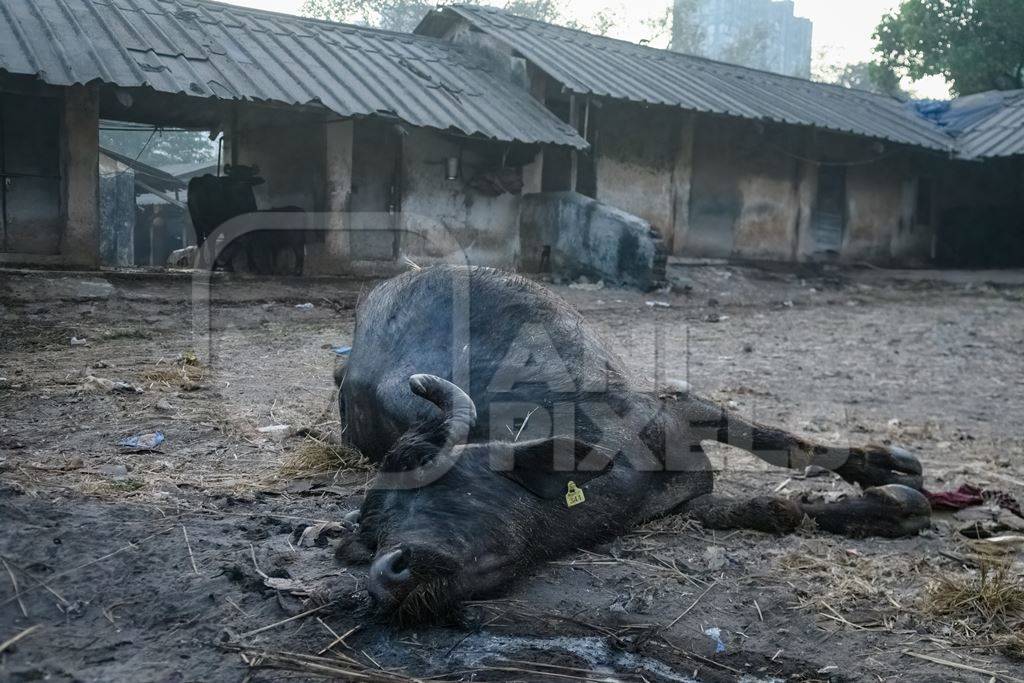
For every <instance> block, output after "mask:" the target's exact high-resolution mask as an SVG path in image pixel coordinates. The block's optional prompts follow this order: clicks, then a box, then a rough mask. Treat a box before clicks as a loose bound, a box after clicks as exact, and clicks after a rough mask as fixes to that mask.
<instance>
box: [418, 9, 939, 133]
mask: <svg viewBox="0 0 1024 683" xmlns="http://www.w3.org/2000/svg"><path fill="white" fill-rule="evenodd" d="M446 17H447V18H454V17H462V18H463V19H465V20H466V21H468V22H470V23H471V24H472V25H473V26H475V27H476V28H478V29H480V30H482V31H484V32H486V33H488V34H489V35H491V36H493V37H495V38H497V39H498V40H500V41H502V42H504V43H505V44H506V45H508V46H510V47H511V48H512V49H514V50H516V51H517V52H519V53H520V54H522V55H523V56H524V57H526V58H527V59H528V60H530V61H531V62H533V63H534V64H536V65H537V66H538V67H539V68H540V69H541V70H543V71H544V72H545V73H547V74H548V75H549V76H551V77H552V78H554V79H555V80H556V81H558V82H560V83H562V84H563V85H564V86H565V87H566V88H568V89H569V90H571V91H573V92H575V93H579V94H592V95H599V96H605V97H611V98H616V99H623V100H631V101H634V102H644V103H649V104H662V105H669V106H676V107H681V108H684V109H689V110H693V111H701V112H709V113H716V114H727V115H731V116H738V117H742V118H748V119H758V120H769V121H777V122H780V123H790V124H797V125H806V126H814V127H816V128H823V129H827V130H835V131H842V132H844V133H853V134H856V135H864V136H868V137H872V138H880V139H884V140H890V141H892V142H898V143H903V144H908V145H917V146H920V147H927V148H931V149H941V150H950V149H952V147H953V141H952V139H951V138H950V137H948V136H947V135H945V134H944V133H943V132H942V131H941V130H939V129H938V128H937V127H936V126H935V125H934V124H932V123H930V122H928V121H925V120H923V119H921V118H920V117H918V116H916V115H915V114H913V113H911V112H908V111H907V110H906V109H905V108H904V106H903V105H902V103H901V102H899V101H898V100H897V99H895V98H892V97H886V96H884V95H876V94H874V93H869V92H865V91H861V90H851V89H849V88H843V87H841V86H835V85H828V84H823V83H815V82H812V81H807V80H804V79H801V78H792V77H788V76H782V75H779V74H773V73H768V72H765V71H758V70H755V69H748V68H745V67H741V66H735V65H732V64H725V63H723V62H716V61H712V60H709V59H703V58H700V57H693V56H691V55H685V54H682V53H678V52H671V51H668V50H658V49H655V48H651V47H646V46H642V45H636V44H634V43H629V42H626V41H622V40H615V39H613V38H607V37H604V36H596V35H592V34H589V33H585V32H583V31H577V30H574V29H568V28H564V27H561V26H554V25H552V24H547V23H544V22H539V21H534V20H531V19H525V18H522V17H518V16H515V15H513V14H511V13H509V12H505V11H502V10H498V9H494V8H490V7H477V6H470V5H455V6H448V7H445V8H442V9H440V10H436V11H434V12H432V13H431V15H428V17H427V18H426V19H424V21H423V23H421V24H420V27H419V28H418V29H417V31H418V32H421V33H427V34H430V33H435V32H437V31H438V30H439V29H443V26H444V24H445V18H446Z"/></svg>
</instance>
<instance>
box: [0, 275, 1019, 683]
mask: <svg viewBox="0 0 1024 683" xmlns="http://www.w3.org/2000/svg"><path fill="white" fill-rule="evenodd" d="M671 272H672V281H673V288H672V291H671V292H665V293H649V294H641V293H638V292H633V291H627V290H618V289H611V288H608V289H605V288H597V287H596V286H584V287H580V286H579V285H578V284H576V285H572V286H569V285H557V286H554V288H555V289H556V290H557V291H558V292H559V293H560V294H561V295H563V296H565V297H566V298H567V299H568V300H569V301H570V302H571V303H572V304H573V305H575V306H576V307H578V308H579V309H580V310H581V311H582V312H583V313H584V314H585V316H586V317H587V318H588V319H589V320H590V321H591V322H592V324H593V325H595V326H596V327H597V328H598V329H599V330H600V331H601V332H602V333H603V334H604V335H605V336H606V337H607V339H608V340H609V341H610V342H611V343H612V344H614V345H615V346H616V347H617V350H618V352H619V353H620V354H621V355H622V356H623V357H624V358H625V359H626V361H627V363H628V364H629V365H630V366H631V367H632V368H633V369H635V371H636V373H637V376H638V377H645V378H649V379H650V380H651V381H652V382H653V381H654V378H655V377H659V378H685V379H687V380H688V381H689V382H690V383H691V385H692V386H693V388H694V390H695V391H698V392H700V393H703V394H706V395H710V396H712V397H714V398H716V399H717V400H720V401H722V402H725V403H729V404H730V405H731V406H732V407H733V408H735V409H736V410H739V411H741V412H742V413H744V414H746V415H752V416H755V417H756V418H757V419H759V420H761V421H767V422H775V423H778V424H780V425H784V426H786V427H788V428H791V429H794V430H797V431H799V432H801V433H803V434H806V435H808V436H810V437H813V438H816V439H822V440H829V441H837V442H850V443H864V442H869V441H873V442H885V443H898V444H900V445H901V446H903V447H905V448H908V449H910V450H912V451H913V452H914V453H915V454H917V455H918V456H919V457H920V458H921V460H922V462H923V463H924V465H925V468H926V485H927V486H928V487H929V488H930V489H933V490H939V489H946V488H951V487H956V486H959V485H960V484H962V483H972V484H976V485H978V486H981V487H982V488H986V489H996V490H1001V491H1006V492H1008V493H1010V494H1011V495H1014V496H1017V497H1018V498H1019V499H1022V500H1024V436H1022V435H1021V433H1020V431H1019V425H1020V416H1021V415H1024V355H1022V353H1021V349H1022V346H1024V315H1022V314H1024V305H1022V303H1024V273H940V272H931V273H927V272H917V273H911V272H891V271H878V270H845V271H838V270H827V271H815V272H805V273H793V272H773V271H766V270H757V269H753V268H746V267H739V266H680V265H676V266H673V267H672V268H671ZM199 284H201V283H199ZM371 286H372V282H368V281H356V280H306V281H302V280H275V281H266V280H254V279H244V278H228V277H217V278H215V279H214V281H213V283H212V286H211V290H210V291H211V294H210V297H209V305H208V306H207V305H195V304H193V303H192V302H193V301H196V300H197V294H199V295H201V294H202V291H203V288H202V287H197V286H196V283H194V282H193V280H192V278H191V277H190V276H189V275H187V274H181V273H179V274H166V273H162V274H161V273H116V274H115V273H104V274H95V273H93V274H75V273H60V272H45V273H44V272H24V271H2V272H0V524H2V530H0V560H2V566H0V680H8V679H10V680H16V681H23V680H26V681H27V680H57V681H60V680H76V681H79V680H80V681H162V682H171V681H175V682H177V681H199V680H202V681H222V680H223V681H235V680H237V681H271V680H281V679H282V678H290V679H293V680H307V679H311V678H317V677H320V676H325V677H334V678H338V679H344V680H386V681H398V680H406V679H407V678H408V677H421V678H426V677H432V678H433V679H435V680H473V681H485V680H590V681H597V680H601V681H604V680H626V681H733V680H746V681H772V680H796V681H861V680H878V681H889V680H893V681H897V680H898V681H934V680H944V681H989V680H1003V681H1021V680H1024V659H1020V657H1021V656H1024V638H1021V637H1020V636H1019V633H1020V630H1019V629H1020V628H1021V624H1022V623H1024V622H1022V618H1024V614H1022V612H1024V604H1020V603H1017V604H1014V603H1013V602H1012V598H1014V597H1015V596H1016V598H1019V599H1020V600H1022V601H1024V597H1021V596H1024V590H1022V589H1020V586H1019V584H1018V585H1017V586H1016V590H1017V591H1018V592H1017V593H1014V592H1013V591H1014V590H1015V586H1014V581H1018V582H1019V581H1021V580H1022V575H1024V570H1022V565H1021V562H1020V560H1021V559H1022V553H1021V552H1020V551H1021V550H1024V548H1022V547H1021V545H1015V544H1013V543H1012V541H1011V542H1007V543H1005V544H995V543H991V542H984V541H982V542H977V541H971V540H969V539H967V538H965V537H964V536H963V535H962V534H960V533H959V530H960V529H961V528H963V527H965V526H967V525H968V524H969V523H970V522H971V521H977V520H978V519H980V518H981V517H982V516H985V515H988V516H989V518H993V517H994V516H995V515H997V512H995V511H994V510H993V509H989V508H984V509H981V510H975V511H974V512H973V513H958V515H957V516H953V515H952V514H951V513H944V514H938V515H936V520H935V523H934V525H933V527H932V529H931V530H929V531H928V532H926V533H924V534H923V535H922V536H920V537H918V538H913V539H906V540H877V539H869V540H850V539H846V538H841V537H836V536H830V535H827V534H823V533H814V532H813V530H810V529H808V530H807V531H806V532H804V533H800V534H796V535H792V536H787V537H774V536H769V535H764V534H758V533H753V532H734V533H721V532H719V533H714V532H711V531H705V530H703V529H702V528H700V527H699V526H697V525H695V524H692V523H689V522H687V521H686V520H684V519H681V518H678V517H673V518H668V519H664V520H660V521H658V522H655V523H652V524H649V525H647V526H646V527H644V528H641V529H638V530H636V531H635V532H634V533H632V534H630V535H628V536H626V537H623V538H621V539H618V540H616V541H615V542H613V543H610V544H607V545H604V546H602V547H599V548H593V549H588V550H578V549H567V551H568V552H567V554H566V557H565V558H564V559H563V560H560V561H558V562H552V563H550V564H547V565H544V566H541V567H538V568H537V569H536V570H535V571H534V572H533V573H532V574H531V575H529V576H527V577H525V578H524V579H523V580H522V581H520V582H518V583H517V584H515V585H513V586H510V587H509V589H508V591H507V593H506V594H504V595H503V596H501V597H499V598H496V599H492V600H486V601H479V602H475V603H472V604H470V605H467V606H466V608H465V610H464V613H463V615H462V616H461V619H460V621H459V622H458V623H453V624H449V625H446V626H434V627H423V628H415V629H412V628H404V629H398V628H394V627H391V626H388V625H384V624H379V623H376V622H375V621H373V620H372V619H370V618H369V617H368V616H367V614H366V612H365V601H366V598H365V594H364V592H363V591H361V590H360V588H361V585H362V580H363V575H362V573H361V571H360V570H359V569H357V568H344V567H341V566H339V565H337V564H336V563H335V561H334V560H333V557H332V545H333V542H332V541H331V539H330V536H331V535H332V533H333V531H332V528H331V527H330V526H328V527H326V528H325V529H323V530H322V531H323V533H319V532H320V531H321V530H320V529H317V528H316V527H315V526H313V528H312V529H309V531H307V532H306V533H305V535H303V531H304V530H307V528H309V527H310V526H311V525H317V524H318V523H320V522H325V521H326V522H331V521H333V522H337V521H338V520H340V519H341V518H342V516H343V515H344V513H346V512H348V511H350V510H353V509H355V508H356V507H357V506H358V503H359V500H360V495H361V492H362V491H363V489H364V487H365V485H366V484H367V482H368V481H369V479H370V478H371V476H372V472H371V471H369V470H368V469H367V468H366V467H365V466H364V465H362V464H361V463H359V462H358V461H357V460H355V459H351V458H350V459H348V460H346V461H345V462H344V463H341V464H338V465H337V466H335V467H334V468H332V469H331V471H327V472H321V473H313V472H310V471H308V470H309V466H310V464H311V462H312V461H313V460H314V459H315V458H314V456H316V454H318V453H320V452H322V451H324V448H323V447H322V446H321V445H319V442H318V441H317V439H320V438H323V437H324V436H325V435H328V434H330V433H331V432H332V431H336V430H337V429H338V421H337V417H336V406H335V404H334V403H333V400H334V399H333V383H332V379H331V375H332V369H333V367H334V364H335V362H336V354H335V352H334V350H333V348H334V347H339V346H345V345H347V344H348V343H349V342H350V340H351V333H352V325H353V310H354V306H355V304H356V302H357V300H358V296H359V294H360V292H361V291H364V290H366V289H367V288H369V287H371ZM198 300H200V301H202V300H203V297H202V296H198ZM307 303H309V304H312V307H309V306H302V305H303V304H307ZM664 304H667V305H664ZM194 329H195V330H200V332H201V333H199V334H194V333H193V330H194ZM207 329H209V333H208V334H207V333H205V330H207ZM72 339H75V340H77V341H76V343H75V344H72ZM83 340H84V341H83ZM111 382H123V383H125V384H124V385H116V384H111ZM268 428H270V429H268ZM157 430H159V431H161V432H162V433H163V434H164V435H165V437H166V440H165V441H164V442H163V443H162V444H160V445H158V446H157V447H156V448H154V449H151V450H148V451H146V450H143V451H141V452H140V450H139V449H136V450H134V451H132V450H129V449H126V448H123V447H120V446H118V442H119V441H120V440H122V439H124V438H126V437H130V436H132V435H137V434H146V433H152V432H155V431H157ZM307 434H312V435H313V436H309V435H307ZM714 458H715V461H716V464H717V465H718V467H719V468H720V469H721V472H720V474H719V478H718V482H719V483H718V488H719V490H720V491H724V492H727V493H733V494H764V493H770V492H773V491H774V492H777V493H779V494H781V495H799V494H804V493H807V492H816V495H824V496H832V497H835V496H838V495H840V494H841V493H844V492H845V493H853V492H854V490H853V489H852V488H851V487H849V486H847V485H846V484H844V483H843V482H841V481H840V480H838V479H837V478H835V477H833V476H831V475H826V476H817V477H808V478H803V473H799V472H796V473H795V472H787V471H782V470H775V469H772V468H770V467H767V466H765V465H761V464H760V463H758V462H757V461H755V460H754V459H753V458H751V457H749V456H746V455H743V454H741V453H740V452H738V451H735V450H730V449H726V448H717V449H715V451H714ZM972 515H973V516H972ZM1000 519H1001V520H1002V521H1003V522H1006V521H1007V515H1006V514H1005V513H1004V514H1003V515H1002V516H1001V517H1000ZM1011 530H1012V527H1011ZM1016 533H1017V534H1018V535H1019V534H1022V533H1024V531H1017V532H1016ZM1011 537H1012V534H1011ZM1000 564H1001V565H1002V566H1004V567H1008V568H1009V569H1006V570H1004V571H1003V573H1001V574H999V575H998V576H997V577H996V578H993V575H994V574H995V572H996V570H995V569H994V567H996V566H997V565H1000ZM979 567H981V568H984V570H985V572H984V573H985V577H986V579H985V581H986V582H987V583H986V584H979V582H980V581H981V576H982V572H980V571H979ZM943 579H945V580H946V583H942V581H943ZM956 582H964V585H966V586H972V585H980V586H981V589H980V592H984V591H985V589H986V586H987V587H988V588H989V589H991V588H992V586H993V585H995V592H996V593H998V595H999V596H1001V597H999V599H998V600H988V601H986V600H985V599H983V597H979V596H978V595H974V594H971V593H970V592H968V593H966V594H965V595H966V597H965V598H964V599H963V600H958V601H954V603H953V606H952V607H951V608H950V609H949V610H948V611H949V612H950V613H948V614H941V613H939V611H938V608H937V607H936V604H937V603H936V600H935V596H936V595H938V594H939V593H940V592H941V590H940V588H941V587H942V586H946V587H947V588H948V586H949V585H950V584H951V583H956ZM991 593H992V591H991V590H989V592H988V594H991ZM988 594H986V595H988ZM1015 628H1016V629H1018V630H1017V639H1016V640H1014V639H1013V630H1014V629H1015ZM715 629H717V631H716V630H715Z"/></svg>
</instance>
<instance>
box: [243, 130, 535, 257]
mask: <svg viewBox="0 0 1024 683" xmlns="http://www.w3.org/2000/svg"><path fill="white" fill-rule="evenodd" d="M371 129H372V130H371ZM385 133H386V135H384V134H385ZM382 135H384V137H383V138H382V137H381V136H382ZM371 138H372V140H373V142H368V141H370V140H371ZM267 140H273V144H267ZM379 140H385V141H390V140H397V143H395V144H394V145H392V144H391V143H390V142H388V144H383V143H381V144H378V142H379ZM511 147H512V146H510V145H505V144H498V143H487V142H481V141H473V140H467V139H464V138H457V137H453V136H448V135H444V134H441V133H439V132H436V131H431V130H428V129H424V128H414V127H411V126H404V125H402V126H394V125H393V124H389V123H383V122H380V121H362V120H358V121H333V122H327V123H319V124H315V125H302V126H295V127H292V128H273V129H266V128H246V129H242V130H240V131H239V135H238V149H237V157H238V162H239V163H241V164H256V165H258V166H259V167H260V175H261V176H262V177H264V178H265V179H266V183H265V184H264V185H261V186H259V187H257V188H256V198H257V203H258V204H259V206H260V207H261V208H270V207H272V206H283V205H295V206H299V207H301V208H303V209H306V210H307V211H317V212H327V215H325V216H324V218H323V221H322V222H323V223H324V225H325V227H327V228H328V230H327V232H326V233H325V235H324V241H323V243H322V244H321V243H319V242H315V243H312V244H310V245H308V246H307V249H306V253H307V265H306V272H307V274H326V273H346V272H354V271H353V268H356V270H359V268H361V267H362V266H359V265H357V264H356V263H354V261H359V260H360V259H363V258H364V257H365V254H363V255H362V256H361V255H360V254H362V252H363V251H366V250H365V249H362V251H360V249H355V248H354V247H353V242H352V240H353V239H362V240H364V241H365V240H367V239H370V238H374V239H376V236H375V235H370V234H368V233H366V232H365V231H363V230H361V229H362V228H366V227H367V226H368V225H371V224H372V225H374V226H377V225H378V224H379V223H380V222H381V221H385V222H386V223H387V224H386V225H383V226H381V227H382V229H383V230H385V231H386V230H389V229H391V230H394V229H397V230H399V236H398V254H397V256H398V260H400V259H401V257H403V256H409V257H410V258H412V259H414V260H421V261H424V262H429V261H433V260H442V261H454V262H459V263H465V262H470V263H474V264H479V265H494V266H502V267H506V268H511V267H514V266H515V264H516V263H517V260H518V258H519V202H520V195H518V194H517V195H512V194H503V195H500V196H497V197H490V196H487V195H485V194H482V193H480V192H478V191H476V190H474V189H472V188H471V187H469V186H468V181H469V180H470V179H472V178H473V176H474V175H475V174H476V173H478V172H481V171H486V170H488V169H491V168H496V167H498V166H500V164H501V161H502V157H503V153H505V152H507V151H509V149H511ZM519 149H520V150H522V149H525V148H523V147H521V146H520V148H519ZM367 155H370V157H368V156H367ZM371 157H372V160H373V161H374V163H372V164H371V163H359V161H358V159H359V158H362V159H363V160H364V161H366V160H367V159H369V158H371ZM385 157H387V158H385ZM449 157H457V158H461V169H462V170H461V175H460V177H459V178H457V179H455V180H447V179H446V177H445V160H446V159H447V158H449ZM229 158H230V155H229ZM378 162H379V163H378ZM524 162H525V163H526V167H525V169H524V180H525V181H528V182H534V183H535V182H536V180H535V179H536V178H537V177H539V172H538V169H537V166H538V165H539V163H540V155H539V154H533V153H532V152H531V153H528V154H526V158H525V159H524V160H522V161H520V162H516V160H510V162H509V163H510V164H512V163H524ZM396 164H397V166H398V168H400V177H394V168H395V167H396ZM392 183H394V184H397V186H398V188H399V192H400V198H401V199H400V212H399V213H398V214H397V215H395V216H394V217H393V218H389V217H388V215H387V206H386V205H387V204H388V202H387V201H386V198H385V197H384V195H386V194H387V191H386V188H387V187H389V186H390V185H391V184H392ZM354 193H358V194H354ZM370 195H373V197H371V196H370ZM377 195H380V196H379V197H378V196H377ZM374 199H379V200H380V201H374ZM364 204H366V205H365V206H364ZM378 204H379V206H377V205H378ZM350 211H358V212H360V213H359V214H350V213H348V212H350ZM363 212H371V213H369V214H366V213H363ZM345 228H356V229H360V231H359V232H357V233H348V232H345ZM392 234H393V233H392ZM380 238H381V239H384V236H383V235H381V236H380ZM377 241H378V242H380V241H381V240H380V239H377ZM382 244H383V242H382ZM356 246H357V247H358V246H359V245H356ZM363 246H365V245H363ZM377 251H378V252H380V253H379V254H378V255H377V256H375V257H374V258H381V257H382V256H386V257H387V260H391V259H390V254H385V252H386V251H387V250H380V249H378V250H377ZM375 253H376V252H375ZM362 265H366V264H362ZM381 265H383V264H381ZM360 272H361V271H360Z"/></svg>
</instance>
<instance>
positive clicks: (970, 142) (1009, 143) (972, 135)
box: [957, 91, 1024, 159]
mask: <svg viewBox="0 0 1024 683" xmlns="http://www.w3.org/2000/svg"><path fill="white" fill-rule="evenodd" d="M957 147H958V148H959V149H960V156H962V157H963V158H965V159H990V158H993V157H1010V156H1016V155H1018V154H1024V91H1016V92H1015V93H1006V94H1005V96H1004V99H1003V106H1002V107H1001V108H1000V109H999V110H998V111H996V112H995V113H994V114H992V115H991V116H989V117H988V118H985V119H983V120H981V121H979V122H977V123H973V124H972V125H970V126H969V127H967V129H966V130H965V131H964V132H963V133H961V135H960V137H959V138H957Z"/></svg>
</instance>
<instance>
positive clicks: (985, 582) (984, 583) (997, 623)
mask: <svg viewBox="0 0 1024 683" xmlns="http://www.w3.org/2000/svg"><path fill="white" fill-rule="evenodd" d="M921 606H922V608H923V609H924V611H925V612H926V613H928V614H930V615H932V616H934V617H953V618H954V620H953V624H952V625H953V627H954V628H955V629H956V630H959V631H960V632H961V633H962V634H963V635H964V636H966V637H969V638H975V637H977V636H979V635H987V636H990V637H993V638H996V639H998V638H1000V637H1003V636H1004V635H1010V636H1014V637H1015V638H1016V640H1017V643H1016V644H1017V645H1018V646H1020V645H1021V644H1022V640H1021V635H1020V628H1021V626H1022V625H1024V576H1022V575H1021V574H1020V573H1019V572H1017V571H1015V569H1014V567H1013V565H1012V564H1011V563H992V562H982V563H981V564H980V569H979V570H978V571H976V572H975V571H971V572H966V573H961V574H952V575H950V574H940V575H939V576H937V577H936V578H935V579H934V580H932V581H931V582H930V583H929V584H928V585H927V587H926V588H925V594H924V596H923V598H922V601H921ZM1011 644H1012V642H1011Z"/></svg>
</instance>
